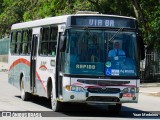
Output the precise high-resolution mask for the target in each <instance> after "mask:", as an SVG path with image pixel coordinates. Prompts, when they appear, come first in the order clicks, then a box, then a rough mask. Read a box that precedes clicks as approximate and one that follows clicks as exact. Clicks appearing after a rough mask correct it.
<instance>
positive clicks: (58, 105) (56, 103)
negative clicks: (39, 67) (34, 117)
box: [51, 91, 62, 112]
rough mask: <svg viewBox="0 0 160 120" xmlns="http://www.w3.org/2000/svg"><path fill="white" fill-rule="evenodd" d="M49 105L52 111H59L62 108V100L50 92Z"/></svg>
mask: <svg viewBox="0 0 160 120" xmlns="http://www.w3.org/2000/svg"><path fill="white" fill-rule="evenodd" d="M51 107H52V110H53V111H54V112H59V111H61V109H62V102H60V101H58V100H57V98H56V95H55V94H53V91H52V92H51Z"/></svg>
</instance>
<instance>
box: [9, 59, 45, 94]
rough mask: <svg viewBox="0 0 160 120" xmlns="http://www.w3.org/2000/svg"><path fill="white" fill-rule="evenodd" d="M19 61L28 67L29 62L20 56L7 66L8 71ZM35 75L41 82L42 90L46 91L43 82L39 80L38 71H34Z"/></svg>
mask: <svg viewBox="0 0 160 120" xmlns="http://www.w3.org/2000/svg"><path fill="white" fill-rule="evenodd" d="M20 63H24V64H26V65H27V66H29V67H30V62H29V61H28V60H26V59H24V58H20V59H17V60H16V61H14V62H13V63H12V65H11V66H10V68H9V71H10V70H11V69H12V68H13V67H15V66H16V65H17V64H20ZM36 76H37V78H38V80H39V81H40V83H41V84H42V87H43V89H44V91H45V92H46V89H45V87H44V84H43V82H42V80H41V78H40V76H39V74H38V72H36Z"/></svg>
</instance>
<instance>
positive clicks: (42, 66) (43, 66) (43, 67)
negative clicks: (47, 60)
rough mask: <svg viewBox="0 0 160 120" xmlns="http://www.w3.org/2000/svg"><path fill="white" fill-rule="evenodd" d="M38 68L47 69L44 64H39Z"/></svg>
mask: <svg viewBox="0 0 160 120" xmlns="http://www.w3.org/2000/svg"><path fill="white" fill-rule="evenodd" d="M39 69H45V70H47V69H48V68H47V67H46V66H45V65H41V66H40V67H39Z"/></svg>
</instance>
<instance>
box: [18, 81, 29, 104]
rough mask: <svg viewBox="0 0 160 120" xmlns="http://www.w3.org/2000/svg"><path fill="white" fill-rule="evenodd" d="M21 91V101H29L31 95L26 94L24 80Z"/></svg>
mask: <svg viewBox="0 0 160 120" xmlns="http://www.w3.org/2000/svg"><path fill="white" fill-rule="evenodd" d="M20 89H21V99H22V100H23V101H27V100H29V98H30V94H29V93H28V92H25V88H24V81H23V80H22V81H21V86H20Z"/></svg>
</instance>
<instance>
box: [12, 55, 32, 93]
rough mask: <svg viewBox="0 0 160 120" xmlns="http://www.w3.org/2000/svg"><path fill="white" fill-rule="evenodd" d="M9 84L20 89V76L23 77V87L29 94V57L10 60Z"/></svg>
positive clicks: (14, 57)
mask: <svg viewBox="0 0 160 120" xmlns="http://www.w3.org/2000/svg"><path fill="white" fill-rule="evenodd" d="M10 61H12V62H10V69H9V83H11V84H12V85H14V86H15V87H16V88H18V89H20V75H21V74H22V75H23V80H24V86H25V90H26V91H27V92H30V62H29V56H27V57H19V56H12V57H11V58H10Z"/></svg>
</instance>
